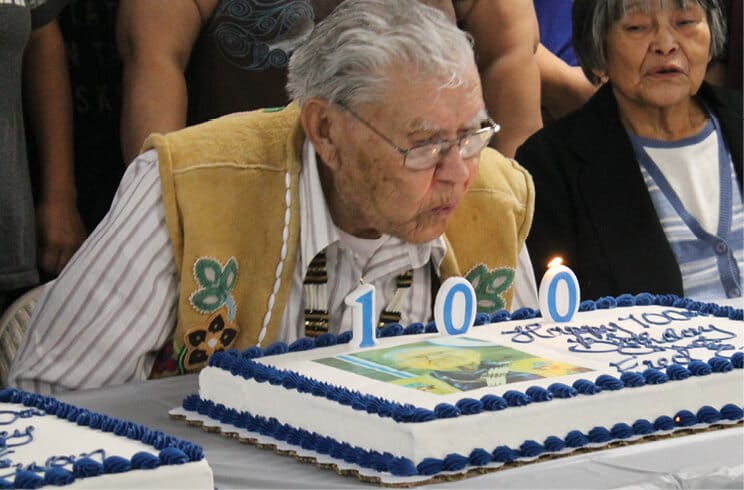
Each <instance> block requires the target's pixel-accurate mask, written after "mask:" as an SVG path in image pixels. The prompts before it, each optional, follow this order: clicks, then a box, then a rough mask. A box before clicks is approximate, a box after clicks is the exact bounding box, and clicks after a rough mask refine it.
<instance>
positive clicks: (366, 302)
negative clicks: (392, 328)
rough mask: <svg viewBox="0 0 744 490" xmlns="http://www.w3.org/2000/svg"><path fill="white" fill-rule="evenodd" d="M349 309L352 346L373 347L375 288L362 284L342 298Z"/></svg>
mask: <svg viewBox="0 0 744 490" xmlns="http://www.w3.org/2000/svg"><path fill="white" fill-rule="evenodd" d="M344 302H345V303H346V305H347V306H349V307H350V308H351V315H352V316H351V335H352V341H351V342H352V344H353V345H356V346H359V347H374V345H375V343H376V342H375V324H374V316H375V287H374V286H373V285H371V284H365V283H364V282H363V281H362V284H361V285H360V286H359V287H358V288H356V289H355V290H354V291H352V292H351V293H349V295H348V296H346V297H345V298H344Z"/></svg>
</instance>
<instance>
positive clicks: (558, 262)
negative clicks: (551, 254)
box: [548, 257, 563, 268]
mask: <svg viewBox="0 0 744 490" xmlns="http://www.w3.org/2000/svg"><path fill="white" fill-rule="evenodd" d="M562 263H563V258H561V257H555V258H554V259H553V260H551V261H550V262H548V268H551V267H556V266H559V265H561V264H562Z"/></svg>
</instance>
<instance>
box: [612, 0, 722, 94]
mask: <svg viewBox="0 0 744 490" xmlns="http://www.w3.org/2000/svg"><path fill="white" fill-rule="evenodd" d="M638 3H639V4H641V5H639V6H638V7H637V8H631V9H630V10H629V11H628V12H627V13H626V14H625V16H624V17H622V18H621V19H619V20H618V21H616V22H615V23H614V24H612V26H610V30H609V32H608V35H607V46H606V52H607V67H606V75H607V76H608V78H609V79H610V81H611V82H612V86H613V89H614V91H615V95H616V97H617V98H618V103H621V104H622V103H630V104H633V105H639V106H645V107H648V106H651V107H654V108H659V109H664V108H670V107H673V106H674V105H677V104H680V103H686V102H688V101H689V100H690V99H691V97H692V96H693V95H694V94H695V93H697V91H698V89H699V88H700V84H701V83H702V81H703V78H704V77H705V70H706V67H707V64H708V61H710V42H711V40H710V29H709V27H708V22H707V19H706V16H705V11H704V10H703V9H702V8H701V7H700V6H699V5H697V4H696V3H694V2H690V4H689V5H688V6H687V7H686V8H679V7H677V6H676V5H674V4H675V2H666V5H667V6H666V7H663V8H662V7H660V5H659V1H658V0H653V1H652V2H651V5H652V8H651V9H649V10H648V11H644V10H643V9H642V7H641V6H642V4H643V3H642V2H638Z"/></svg>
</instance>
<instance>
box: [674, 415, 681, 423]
mask: <svg viewBox="0 0 744 490" xmlns="http://www.w3.org/2000/svg"><path fill="white" fill-rule="evenodd" d="M680 422H682V417H680V416H679V415H677V416H676V417H674V423H675V424H679V423H680Z"/></svg>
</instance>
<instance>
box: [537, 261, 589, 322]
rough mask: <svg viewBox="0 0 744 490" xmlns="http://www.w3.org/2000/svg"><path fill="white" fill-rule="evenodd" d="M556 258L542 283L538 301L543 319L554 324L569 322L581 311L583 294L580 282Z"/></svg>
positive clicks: (549, 266) (551, 262)
mask: <svg viewBox="0 0 744 490" xmlns="http://www.w3.org/2000/svg"><path fill="white" fill-rule="evenodd" d="M562 262H563V260H562V259H561V258H560V257H556V258H555V259H553V260H551V261H550V263H549V264H548V270H547V271H546V272H545V275H544V276H543V278H542V281H541V282H540V291H539V293H538V300H539V302H540V312H541V313H542V316H543V318H545V319H546V320H550V321H552V322H554V323H561V322H568V321H570V320H571V318H573V316H574V314H576V312H577V311H578V310H579V303H580V302H581V292H580V290H579V281H578V280H576V275H575V274H574V273H573V271H572V270H571V269H569V268H568V267H566V266H565V265H563V264H562Z"/></svg>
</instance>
